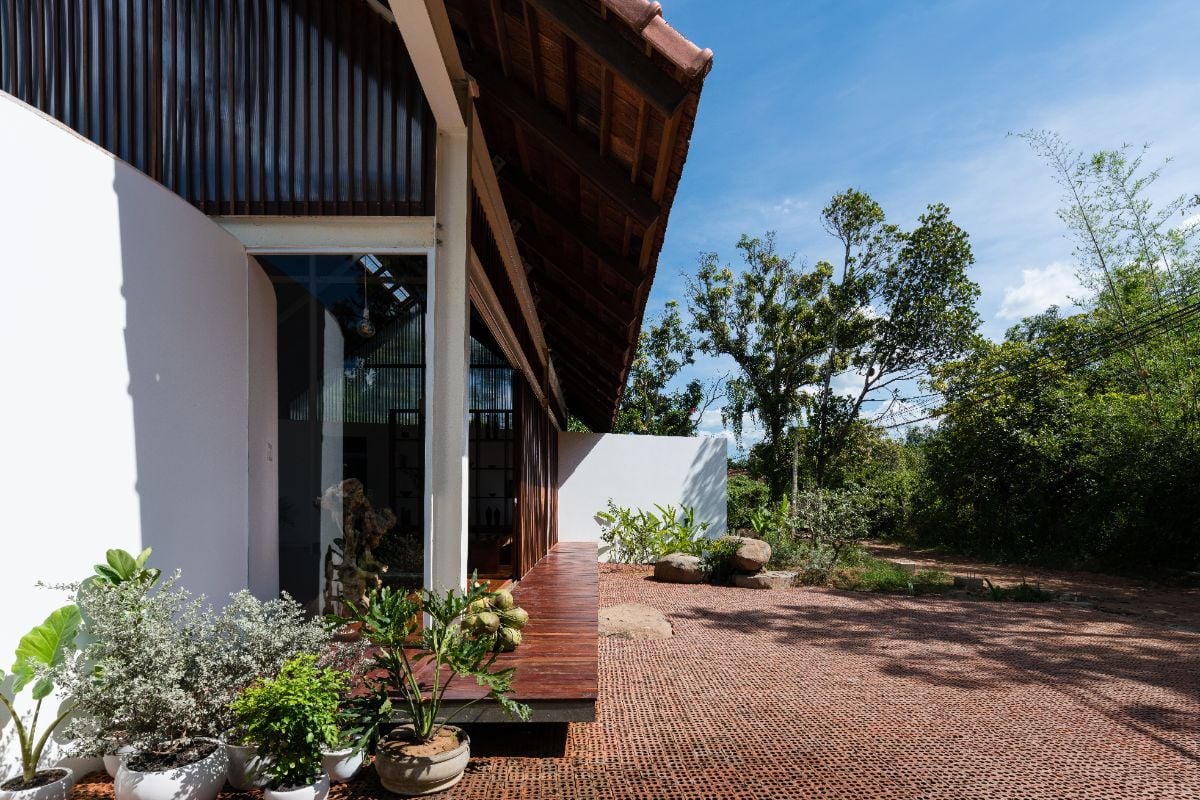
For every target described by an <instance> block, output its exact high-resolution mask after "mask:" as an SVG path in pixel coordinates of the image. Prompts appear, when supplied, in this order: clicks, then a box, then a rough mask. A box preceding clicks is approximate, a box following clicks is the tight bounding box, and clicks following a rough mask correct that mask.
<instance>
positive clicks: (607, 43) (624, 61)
mask: <svg viewBox="0 0 1200 800" xmlns="http://www.w3.org/2000/svg"><path fill="white" fill-rule="evenodd" d="M529 3H530V4H532V5H536V6H537V7H538V9H539V10H540V11H542V12H544V13H545V14H547V15H548V16H550V17H551V18H552V19H553V20H554V21H555V22H556V23H558V24H559V25H560V26H561V27H562V28H563V29H564V30H566V31H569V32H570V34H571V37H572V38H574V39H575V40H576V41H577V42H579V44H581V45H582V46H583V47H585V48H587V50H588V52H590V53H591V54H592V55H593V56H595V57H596V59H597V60H599V61H600V62H601V63H602V64H604V65H606V66H607V67H609V68H610V69H612V70H613V71H614V72H616V73H617V74H618V75H620V76H621V78H622V79H623V80H625V81H628V82H629V83H630V85H632V86H633V87H634V88H635V89H637V91H638V92H639V93H641V94H642V95H644V96H645V97H646V99H647V100H649V101H650V103H651V104H653V105H654V107H655V108H657V109H658V110H660V111H662V112H663V113H664V114H666V115H667V116H670V115H672V114H674V113H675V110H676V109H677V108H678V107H679V104H680V103H681V102H683V98H684V97H685V96H686V95H687V92H688V87H686V86H684V85H682V84H680V83H679V82H678V81H676V80H674V79H673V78H672V77H671V76H670V75H667V74H666V73H665V72H663V71H662V70H661V69H659V68H658V66H657V65H655V64H654V62H652V61H651V60H650V59H648V58H646V54H645V53H644V52H643V51H642V50H641V49H640V48H638V47H637V46H636V45H634V44H632V43H631V42H629V41H628V40H627V39H625V38H624V37H623V36H622V35H621V34H620V33H618V32H617V31H616V30H614V29H613V27H612V26H611V25H609V24H608V23H606V22H605V21H604V20H602V19H600V18H599V17H598V16H596V14H594V13H593V12H592V11H591V10H590V9H589V8H588V7H587V5H586V4H584V3H581V2H579V0H529Z"/></svg>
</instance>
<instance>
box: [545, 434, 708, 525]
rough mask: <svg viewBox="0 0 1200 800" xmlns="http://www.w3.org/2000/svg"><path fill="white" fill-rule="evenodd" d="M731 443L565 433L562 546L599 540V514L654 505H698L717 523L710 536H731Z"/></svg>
mask: <svg viewBox="0 0 1200 800" xmlns="http://www.w3.org/2000/svg"><path fill="white" fill-rule="evenodd" d="M725 473H726V446H725V440H724V439H718V438H712V437H699V436H697V437H683V436H629V435H622V434H613V433H609V434H599V433H568V432H565V431H563V432H560V433H559V435H558V538H559V541H598V540H599V538H600V525H599V523H597V522H596V519H595V514H596V512H597V511H601V510H603V509H604V508H606V507H607V505H608V500H609V498H612V499H613V500H614V501H615V502H616V504H617V505H619V506H625V507H629V508H644V509H647V510H653V509H654V504H655V503H658V504H659V505H666V504H668V503H672V504H674V505H676V506H680V505H687V506H695V507H696V519H697V521H702V522H711V523H712V526H711V527H710V528H709V529H708V535H709V536H720V535H721V534H723V533H724V532H725V520H726V510H727V509H726V500H725Z"/></svg>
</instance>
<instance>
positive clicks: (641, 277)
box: [499, 169, 646, 289]
mask: <svg viewBox="0 0 1200 800" xmlns="http://www.w3.org/2000/svg"><path fill="white" fill-rule="evenodd" d="M499 178H500V184H501V186H503V187H504V188H505V189H506V190H507V191H509V192H511V193H513V194H516V195H518V196H520V197H521V198H523V199H524V200H525V201H526V202H527V203H529V205H531V206H533V207H534V208H535V209H537V211H538V212H540V213H541V214H543V215H544V216H546V217H548V218H550V219H553V220H554V222H555V224H556V225H557V226H558V227H559V229H560V230H561V231H562V233H563V234H564V235H565V236H569V237H570V238H571V239H573V240H574V241H575V242H576V243H577V244H578V245H579V246H580V247H582V248H583V249H584V250H587V251H588V252H589V253H591V254H592V255H593V256H595V257H596V258H597V259H598V260H599V261H601V262H603V263H604V265H605V266H607V267H608V268H609V269H611V270H612V271H613V273H614V274H616V275H617V276H618V277H620V278H621V280H623V281H624V282H625V283H627V284H629V285H630V287H632V288H634V289H637V288H640V287H641V285H642V284H643V283H645V281H646V273H645V272H643V271H642V270H641V269H640V268H639V267H638V265H637V264H633V263H630V262H629V261H627V260H626V259H625V258H624V257H622V256H621V255H620V254H619V253H617V252H616V251H615V250H613V249H612V248H611V247H609V246H608V245H606V244H604V243H603V242H601V241H600V239H599V238H598V237H597V236H596V234H595V233H594V232H593V231H591V230H589V229H588V228H586V227H584V226H583V225H582V224H580V223H579V222H577V221H576V220H575V219H573V215H572V214H571V213H570V212H569V211H566V210H565V209H563V207H562V205H561V204H557V203H555V202H554V200H553V198H551V197H550V196H549V195H548V194H547V193H546V192H544V191H543V190H541V189H539V188H538V187H536V186H534V185H533V184H532V183H530V182H529V180H527V179H526V178H525V176H523V175H520V174H518V173H517V171H516V170H514V169H505V170H503V171H502V172H501V173H500V175H499Z"/></svg>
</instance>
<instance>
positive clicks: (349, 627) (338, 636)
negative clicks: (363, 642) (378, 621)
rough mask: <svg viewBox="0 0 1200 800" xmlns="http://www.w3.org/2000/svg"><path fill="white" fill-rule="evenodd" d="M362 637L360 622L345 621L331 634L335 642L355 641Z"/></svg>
mask: <svg viewBox="0 0 1200 800" xmlns="http://www.w3.org/2000/svg"><path fill="white" fill-rule="evenodd" d="M361 638H362V623H361V622H347V623H346V624H345V625H343V626H342V627H340V628H338V629H337V631H336V632H335V633H334V634H333V640H334V641H335V642H357V641H358V640H359V639H361Z"/></svg>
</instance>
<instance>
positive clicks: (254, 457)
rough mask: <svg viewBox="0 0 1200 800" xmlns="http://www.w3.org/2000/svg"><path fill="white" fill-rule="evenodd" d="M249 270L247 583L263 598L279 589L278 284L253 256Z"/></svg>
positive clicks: (247, 301) (247, 312) (247, 302)
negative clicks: (275, 285)
mask: <svg viewBox="0 0 1200 800" xmlns="http://www.w3.org/2000/svg"><path fill="white" fill-rule="evenodd" d="M249 262H250V265H251V266H250V268H249V269H248V270H247V276H246V277H247V293H246V314H247V318H248V323H249V330H248V335H249V341H248V347H247V360H248V362H249V368H250V369H249V380H250V384H249V407H250V413H249V420H248V425H249V427H248V430H247V451H248V464H247V472H248V478H249V486H248V493H249V496H248V498H247V501H248V502H247V514H248V520H247V530H248V532H249V548H248V552H247V564H246V571H247V573H248V577H247V586H248V587H249V589H250V591H252V592H254V594H255V595H257V596H258V597H274V596H275V595H276V594H278V593H279V461H278V458H277V455H278V452H279V404H278V395H279V366H278V362H277V360H276V338H277V333H276V331H277V329H278V326H277V324H276V318H275V287H274V286H272V285H271V279H270V278H268V277H267V274H266V273H265V272H263V270H262V267H260V266H259V265H258V262H257V261H255V260H254V259H253V258H250V259H249Z"/></svg>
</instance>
